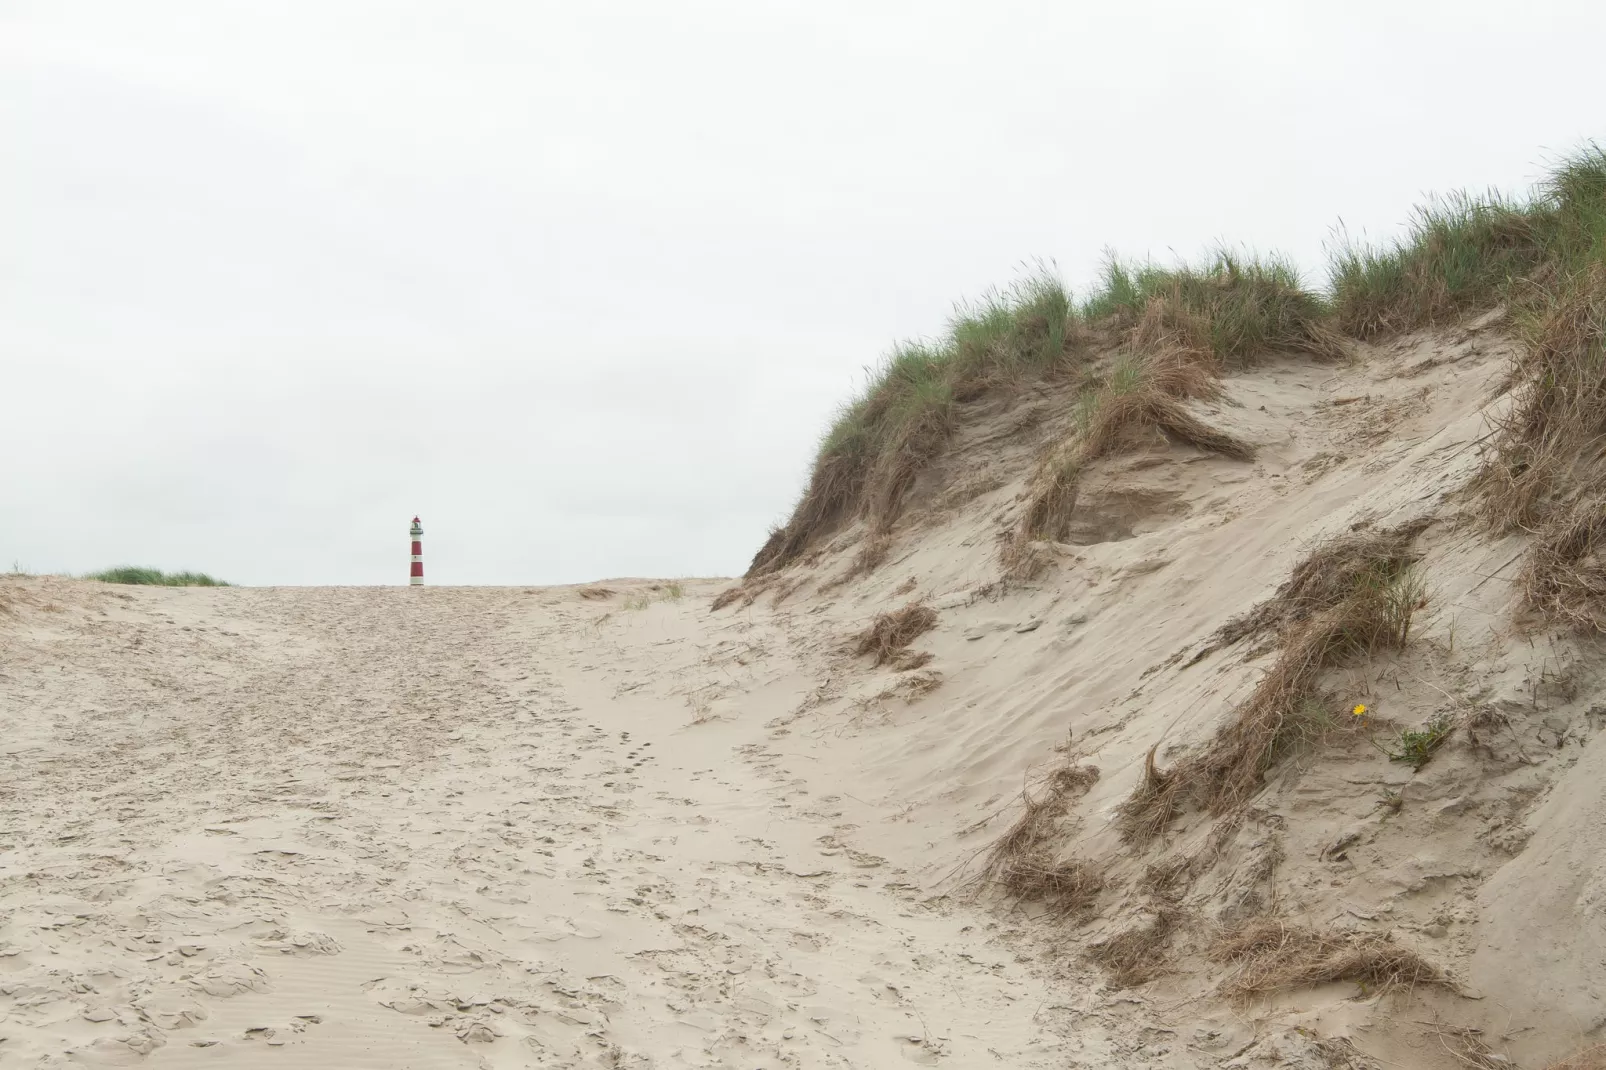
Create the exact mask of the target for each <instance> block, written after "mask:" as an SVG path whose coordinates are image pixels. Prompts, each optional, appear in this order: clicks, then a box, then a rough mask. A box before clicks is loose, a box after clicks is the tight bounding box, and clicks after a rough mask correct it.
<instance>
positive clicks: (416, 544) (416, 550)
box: [407, 516, 424, 586]
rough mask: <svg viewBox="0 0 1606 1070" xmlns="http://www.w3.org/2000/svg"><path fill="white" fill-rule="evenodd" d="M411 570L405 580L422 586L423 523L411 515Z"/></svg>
mask: <svg viewBox="0 0 1606 1070" xmlns="http://www.w3.org/2000/svg"><path fill="white" fill-rule="evenodd" d="M412 536H413V572H412V575H411V576H410V577H409V578H408V580H407V582H408V583H409V584H410V585H413V586H422V584H423V582H424V525H422V524H420V523H419V522H418V518H417V517H416V516H415V517H413V528H412Z"/></svg>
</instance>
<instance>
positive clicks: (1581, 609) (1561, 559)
mask: <svg viewBox="0 0 1606 1070" xmlns="http://www.w3.org/2000/svg"><path fill="white" fill-rule="evenodd" d="M1603 554H1606V497H1591V498H1585V499H1583V500H1582V501H1579V502H1577V503H1575V504H1574V505H1573V506H1572V507H1571V508H1569V509H1567V510H1566V511H1565V512H1562V513H1559V514H1558V515H1556V516H1554V517H1553V518H1552V519H1551V521H1550V522H1549V523H1548V524H1546V525H1545V527H1544V528H1543V530H1541V531H1540V533H1539V535H1538V536H1537V537H1535V539H1534V541H1533V543H1532V544H1531V545H1530V546H1529V548H1528V553H1527V560H1526V561H1525V562H1524V563H1523V568H1522V572H1521V574H1520V575H1519V576H1518V580H1517V582H1518V584H1519V586H1520V588H1521V591H1522V599H1523V603H1524V604H1525V605H1526V606H1527V607H1528V608H1529V609H1531V610H1533V611H1534V612H1536V613H1538V614H1539V615H1540V616H1542V617H1543V618H1544V619H1546V620H1549V621H1555V622H1557V623H1563V624H1567V625H1570V626H1572V627H1575V628H1577V629H1579V630H1581V631H1596V632H1606V558H1603Z"/></svg>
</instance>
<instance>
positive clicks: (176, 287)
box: [0, 0, 1606, 584]
mask: <svg viewBox="0 0 1606 1070" xmlns="http://www.w3.org/2000/svg"><path fill="white" fill-rule="evenodd" d="M1602 40H1606V4H1600V3H1599V2H1598V0H1590V2H1583V0H1580V2H1576V3H1562V2H1548V3H1547V2H1528V3H1521V4H1519V3H1516V2H1515V0H1512V2H1506V3H1483V2H1479V0H1458V2H1455V3H1442V4H1439V3H1413V2H1411V0H1393V2H1388V3H1369V2H1368V3H1354V2H1345V3H1325V4H1298V3H1288V2H1287V0H1276V2H1266V3H1258V2H1257V3H1247V2H1244V3H1234V2H1218V3H1214V4H1204V3H1199V2H1198V0H1181V2H1171V0H1151V2H1147V3H1143V4H1096V5H1094V4H1089V5H1081V4H1072V3H1066V2H1064V0H1058V2H1044V3H1024V2H1015V0H986V2H982V0H971V2H966V3H953V2H943V0H920V2H909V3H887V2H875V0H853V2H836V0H805V2H799V3H789V2H788V3H781V2H764V0H730V2H704V0H680V2H677V3H661V2H650V0H637V2H618V3H604V2H597V3H563V4H558V3H532V2H528V0H523V2H519V0H503V2H492V0H459V2H456V3H440V2H430V3H424V2H420V0H382V2H379V0H374V2H363V0H317V2H311V0H306V2H302V0H293V2H292V0H279V2H275V3H261V2H259V0H250V2H244V0H190V2H186V3H176V2H168V0H140V2H138V3H131V2H128V0H107V2H101V3H82V2H75V0H40V2H38V3H28V2H19V0H0V152H3V154H4V157H3V159H0V373H3V374H0V398H3V399H4V403H3V405H0V464H3V468H0V568H3V567H9V566H10V565H11V564H12V563H13V562H15V563H17V564H19V565H21V566H22V567H24V568H27V569H31V570H34V571H41V572H43V571H72V572H80V571H85V570H89V569H94V568H100V567H104V566H108V565H112V564H118V563H125V562H127V563H138V564H152V565H157V566H160V567H164V568H170V569H171V568H194V569H204V570H206V571H209V572H213V573H215V574H218V575H221V576H224V577H227V578H229V579H232V580H235V581H237V582H242V583H250V584H269V583H283V584H314V583H316V584H325V583H340V584H371V583H402V582H405V577H406V567H407V558H406V554H407V526H408V521H409V520H410V519H411V517H412V516H413V514H414V513H418V514H421V515H422V517H423V520H424V527H425V530H426V536H425V553H426V567H427V570H428V574H429V579H430V581H431V582H432V583H437V584H452V583H465V584H480V583H520V584H522V583H547V582H567V581H578V580H585V579H592V578H597V577H603V576H619V575H707V574H732V573H738V572H740V571H741V570H742V569H743V568H744V567H745V566H746V563H747V560H748V558H749V556H750V555H751V553H752V551H753V550H754V549H756V548H757V546H758V544H759V543H760V542H761V541H762V540H763V537H764V534H765V529H766V527H767V526H768V525H769V524H770V523H772V522H774V521H776V520H778V519H780V518H782V517H783V516H784V514H785V513H786V511H787V509H788V508H789V506H790V505H791V503H792V501H793V499H794V498H795V496H796V494H797V492H798V490H799V488H800V486H801V483H802V480H803V478H804V475H805V473H806V470H807V467H808V463H809V460H810V457H811V456H812V453H813V449H814V446H815V443H816V440H817V437H818V435H819V434H820V432H821V431H822V430H823V428H824V426H825V424H826V423H827V422H828V421H829V419H830V417H831V414H832V411H833V409H834V408H835V406H836V405H838V404H839V403H840V402H841V401H842V400H843V399H844V398H845V397H846V396H847V395H848V394H849V393H850V392H851V391H852V390H854V389H855V388H856V387H857V386H858V384H859V382H860V381H861V379H862V369H863V367H864V366H866V365H868V364H872V363H874V362H875V361H876V360H877V359H878V358H879V357H880V355H881V354H882V353H883V352H884V351H885V350H886V348H887V347H888V345H889V343H890V342H892V341H893V340H894V339H897V338H903V337H911V336H918V335H925V334H930V333H934V332H936V331H938V330H940V328H941V326H942V324H943V321H944V319H945V318H946V316H947V314H948V312H949V310H950V308H951V305H952V303H953V301H954V300H955V299H956V298H961V297H966V296H974V295H976V294H977V293H979V292H980V291H982V290H983V289H984V288H986V287H988V286H989V285H993V284H1007V283H1008V282H1009V281H1010V280H1011V279H1013V278H1015V277H1017V275H1018V274H1019V272H1020V270H1021V265H1022V264H1023V263H1025V262H1029V261H1031V260H1034V259H1038V258H1041V259H1044V260H1051V261H1053V262H1054V263H1056V264H1057V265H1058V267H1059V269H1060V271H1061V272H1062V274H1063V275H1064V276H1065V277H1066V278H1067V280H1068V281H1070V282H1071V284H1072V285H1073V286H1077V287H1082V286H1085V284H1086V283H1087V282H1088V281H1089V279H1090V278H1091V276H1092V274H1093V272H1094V270H1095V269H1096V267H1097V264H1098V262H1099V259H1100V255H1101V252H1102V250H1103V249H1104V248H1106V247H1113V248H1115V249H1117V250H1119V251H1121V252H1123V253H1125V254H1128V255H1133V256H1142V255H1151V256H1153V257H1155V258H1158V259H1162V260H1170V259H1173V258H1174V257H1176V256H1178V255H1181V256H1186V257H1194V256H1196V255H1197V254H1199V253H1200V252H1201V251H1202V250H1204V249H1205V248H1206V247H1207V246H1209V245H1210V244H1211V243H1213V242H1216V241H1218V240H1227V241H1231V242H1235V243H1242V244H1244V245H1248V246H1251V247H1255V248H1258V249H1261V250H1273V249H1275V250H1282V251H1285V252H1286V253H1287V254H1289V255H1290V256H1292V257H1293V258H1294V259H1295V260H1296V261H1297V262H1298V263H1299V264H1300V265H1301V266H1302V267H1304V268H1306V269H1307V270H1308V271H1309V273H1310V278H1311V280H1312V281H1315V282H1319V281H1320V279H1321V275H1320V270H1319V269H1320V265H1321V263H1322V248H1323V243H1324V241H1326V240H1327V239H1328V237H1329V234H1330V231H1331V228H1332V227H1333V226H1334V225H1335V224H1336V223H1337V222H1338V221H1339V219H1340V218H1342V220H1343V221H1344V222H1345V224H1347V226H1348V227H1349V229H1350V230H1351V231H1352V232H1364V233H1367V234H1369V235H1372V236H1377V237H1381V236H1387V235H1390V234H1393V233H1396V232H1397V229H1398V226H1399V224H1400V223H1402V222H1403V221H1404V220H1405V219H1406V217H1407V215H1408V213H1409V211H1410V209H1411V206H1412V205H1413V204H1414V203H1416V202H1417V201H1418V200H1420V199H1421V197H1422V195H1423V194H1424V193H1425V192H1427V191H1443V190H1448V189H1452V188H1456V187H1461V186H1472V187H1484V186H1495V187H1500V188H1505V189H1521V188H1523V187H1525V186H1526V185H1527V184H1529V183H1530V182H1531V181H1532V180H1533V179H1534V178H1535V177H1537V176H1538V175H1539V174H1540V173H1541V172H1542V170H1543V168H1544V165H1545V163H1546V161H1547V160H1549V159H1551V158H1553V157H1554V156H1555V155H1556V154H1558V153H1560V152H1565V151H1567V150H1569V149H1571V148H1573V147H1575V146H1577V145H1578V144H1579V143H1580V142H1581V141H1582V140H1583V139H1585V138H1590V137H1596V138H1600V137H1602V136H1603V135H1606V113H1603V112H1602V110H1601V104H1602V103H1603V102H1606V92H1603V89H1602V83H1601V42H1602Z"/></svg>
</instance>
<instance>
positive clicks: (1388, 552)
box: [1212, 517, 1431, 646]
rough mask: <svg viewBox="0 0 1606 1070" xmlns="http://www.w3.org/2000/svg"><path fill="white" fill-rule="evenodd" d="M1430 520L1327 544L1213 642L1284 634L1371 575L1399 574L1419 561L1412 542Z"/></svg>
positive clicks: (1224, 627)
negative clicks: (1413, 550)
mask: <svg viewBox="0 0 1606 1070" xmlns="http://www.w3.org/2000/svg"><path fill="white" fill-rule="evenodd" d="M1430 522H1431V521H1430V519H1429V518H1426V517H1424V518H1420V519H1418V520H1414V521H1412V522H1410V523H1407V524H1402V525H1400V526H1399V527H1396V528H1392V529H1390V530H1388V531H1382V532H1361V533H1352V534H1348V535H1340V536H1338V537H1336V538H1333V539H1330V540H1328V541H1327V542H1325V543H1323V544H1322V545H1320V546H1319V547H1317V548H1316V549H1315V550H1314V551H1313V552H1312V553H1310V554H1309V555H1307V556H1306V557H1305V559H1304V560H1302V561H1300V563H1299V564H1297V565H1295V566H1294V570H1293V571H1292V572H1290V573H1289V574H1288V579H1287V580H1285V581H1284V582H1283V584H1282V585H1281V586H1280V587H1278V588H1277V592H1276V593H1275V594H1274V595H1272V596H1271V597H1270V598H1268V599H1267V600H1266V601H1264V602H1262V603H1260V604H1259V605H1258V606H1256V607H1255V608H1254V609H1252V610H1250V611H1249V612H1248V613H1245V614H1243V615H1242V616H1238V617H1234V618H1233V619H1232V620H1229V621H1228V622H1227V623H1226V624H1223V625H1222V626H1221V627H1220V628H1219V629H1217V631H1216V634H1215V635H1214V636H1213V637H1212V642H1213V643H1215V644H1216V645H1218V646H1225V645H1230V644H1232V643H1236V642H1239V641H1241V640H1243V639H1251V638H1258V637H1260V636H1263V635H1267V634H1274V633H1282V632H1285V631H1287V630H1288V629H1289V628H1290V627H1291V626H1293V625H1297V624H1302V623H1304V622H1305V621H1308V620H1309V619H1310V618H1311V617H1312V616H1314V615H1315V614H1317V613H1319V612H1321V611H1323V610H1325V609H1329V608H1331V607H1332V606H1335V605H1337V604H1338V603H1340V602H1341V601H1343V600H1344V599H1345V598H1346V597H1348V596H1349V594H1350V593H1351V592H1352V591H1354V590H1355V589H1356V587H1357V586H1358V585H1361V584H1363V583H1365V582H1366V581H1367V580H1368V579H1369V578H1370V577H1377V576H1381V577H1389V576H1392V575H1394V574H1396V573H1397V572H1398V571H1399V570H1400V569H1401V568H1403V567H1404V566H1405V565H1408V564H1410V563H1411V562H1413V561H1415V560H1416V555H1415V554H1413V553H1412V552H1411V543H1412V542H1414V541H1415V539H1416V537H1417V536H1418V535H1420V534H1422V532H1423V531H1425V530H1426V529H1427V526H1428V524H1429V523H1430Z"/></svg>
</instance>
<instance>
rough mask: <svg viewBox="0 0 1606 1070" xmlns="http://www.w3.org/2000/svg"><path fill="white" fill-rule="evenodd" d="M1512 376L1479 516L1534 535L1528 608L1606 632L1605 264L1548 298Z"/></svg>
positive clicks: (1527, 568) (1483, 479) (1524, 581)
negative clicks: (1512, 390)
mask: <svg viewBox="0 0 1606 1070" xmlns="http://www.w3.org/2000/svg"><path fill="white" fill-rule="evenodd" d="M1513 378H1514V379H1515V380H1516V381H1517V382H1518V383H1519V384H1520V385H1519V386H1518V387H1517V391H1516V398H1515V401H1514V403H1513V405H1512V407H1511V410H1510V412H1509V413H1508V414H1507V415H1506V417H1505V418H1504V419H1503V420H1501V421H1500V423H1499V425H1498V427H1497V429H1496V436H1495V443H1494V448H1493V450H1492V451H1491V453H1490V456H1489V459H1488V461H1487V463H1486V464H1485V466H1484V469H1483V471H1482V472H1481V473H1480V475H1479V480H1478V486H1479V489H1480V490H1481V491H1482V501H1481V505H1482V515H1483V519H1484V520H1485V522H1486V523H1487V524H1488V526H1489V527H1490V529H1492V530H1494V531H1497V532H1510V531H1525V532H1528V533H1530V534H1532V535H1533V536H1534V538H1533V542H1532V544H1531V546H1530V548H1529V552H1528V555H1527V560H1526V561H1525V562H1524V566H1523V571H1522V576H1521V580H1520V586H1521V591H1522V597H1523V603H1524V605H1525V607H1526V608H1527V609H1529V610H1530V611H1532V612H1534V613H1536V614H1538V615H1539V616H1540V617H1541V618H1542V619H1544V620H1546V621H1548V622H1551V623H1557V624H1564V625H1567V626H1570V627H1574V628H1577V629H1580V630H1583V631H1606V562H1603V561H1602V559H1601V556H1600V549H1599V548H1600V545H1601V539H1602V535H1603V534H1606V519H1603V517H1606V513H1603V509H1606V263H1597V264H1595V265H1594V266H1593V267H1592V268H1590V269H1589V270H1588V271H1586V272H1584V273H1583V274H1582V275H1580V276H1579V277H1578V278H1576V279H1574V280H1573V281H1572V282H1571V283H1570V284H1568V285H1567V286H1565V287H1564V288H1562V289H1561V290H1560V291H1559V292H1558V294H1557V295H1556V296H1554V297H1553V298H1552V299H1551V300H1550V302H1549V304H1548V306H1547V307H1546V308H1545V310H1544V312H1543V313H1542V315H1541V316H1540V317H1539V319H1538V320H1537V321H1536V322H1535V324H1534V327H1533V329H1532V331H1531V337H1530V339H1529V343H1528V345H1527V347H1526V348H1525V350H1524V351H1523V352H1522V353H1521V354H1520V355H1519V356H1518V358H1517V360H1516V366H1515V368H1514V369H1513Z"/></svg>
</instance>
